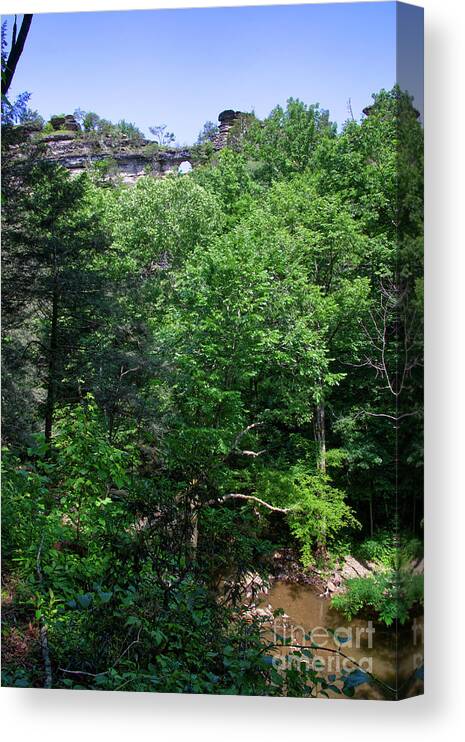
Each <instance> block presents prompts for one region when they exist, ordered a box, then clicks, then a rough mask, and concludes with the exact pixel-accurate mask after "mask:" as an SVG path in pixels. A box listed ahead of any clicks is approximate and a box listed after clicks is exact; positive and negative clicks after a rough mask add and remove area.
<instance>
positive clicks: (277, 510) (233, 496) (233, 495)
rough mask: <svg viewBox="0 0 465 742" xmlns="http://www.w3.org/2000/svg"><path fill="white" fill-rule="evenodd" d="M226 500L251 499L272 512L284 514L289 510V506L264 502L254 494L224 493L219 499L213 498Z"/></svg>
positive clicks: (221, 500)
mask: <svg viewBox="0 0 465 742" xmlns="http://www.w3.org/2000/svg"><path fill="white" fill-rule="evenodd" d="M226 500H252V501H253V502H258V504H259V505H263V507H264V508H268V510H271V511H272V512H273V513H284V514H285V513H289V512H290V511H291V508H278V507H276V506H275V505H270V504H269V503H268V502H265V501H264V500H261V499H260V498H259V497H255V496H254V495H241V494H237V493H231V494H230V495H224V497H220V499H219V500H213V502H225V501H226Z"/></svg>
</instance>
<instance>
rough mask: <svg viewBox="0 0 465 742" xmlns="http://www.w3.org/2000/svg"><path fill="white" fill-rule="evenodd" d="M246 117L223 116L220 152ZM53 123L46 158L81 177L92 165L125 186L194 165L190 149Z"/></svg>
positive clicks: (68, 120) (70, 120)
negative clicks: (233, 127)
mask: <svg viewBox="0 0 465 742" xmlns="http://www.w3.org/2000/svg"><path fill="white" fill-rule="evenodd" d="M243 115H244V114H242V113H241V112H240V111H233V110H229V109H228V110H226V111H222V112H221V113H220V114H219V116H218V121H219V131H218V134H217V135H216V137H215V139H214V141H213V145H214V147H215V149H216V150H220V149H222V148H223V147H226V146H227V144H228V134H229V132H230V130H231V128H232V126H234V123H235V122H236V121H237V120H238V119H239V118H240V117H241V116H243ZM50 123H51V125H52V129H53V131H52V132H51V133H50V134H48V135H45V136H44V135H43V134H42V136H41V141H42V142H43V143H44V144H45V145H46V152H45V158H44V159H45V160H46V161H49V162H56V163H58V164H60V165H62V166H63V167H65V168H66V169H67V170H69V171H70V172H71V173H72V174H76V175H78V174H79V173H82V172H84V171H85V170H88V169H89V168H90V167H92V166H97V167H99V166H100V167H101V168H102V174H105V175H108V177H119V178H121V180H122V181H123V182H124V183H135V182H136V181H137V180H138V179H139V178H142V177H143V176H144V175H154V176H157V177H162V176H164V175H167V174H168V173H178V172H180V170H179V168H180V166H181V165H182V166H183V167H181V172H183V171H184V172H185V171H186V170H188V169H190V167H191V166H192V165H193V164H194V163H193V161H192V153H191V152H190V150H189V149H188V148H183V149H180V148H176V147H172V148H169V149H166V148H160V147H159V146H158V145H157V144H156V143H155V142H153V141H152V140H150V139H130V138H129V137H127V136H124V135H120V136H117V137H111V136H99V135H98V134H97V133H96V132H92V133H84V132H82V131H81V127H80V125H79V123H78V122H77V121H76V119H75V118H74V116H72V115H63V116H53V117H52V118H51V119H50ZM22 128H23V129H24V130H25V131H26V129H27V133H28V135H30V136H36V135H38V134H40V132H39V131H38V129H37V126H31V127H29V128H27V127H26V126H24V127H22ZM29 129H30V130H29ZM186 163H188V166H187V168H186V167H185V165H186Z"/></svg>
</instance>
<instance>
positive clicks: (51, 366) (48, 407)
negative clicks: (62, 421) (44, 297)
mask: <svg viewBox="0 0 465 742" xmlns="http://www.w3.org/2000/svg"><path fill="white" fill-rule="evenodd" d="M57 351H58V285H57V282H56V280H55V283H54V286H53V295H52V323H51V327H50V343H49V359H48V381H47V401H46V403H45V440H46V442H47V443H50V439H51V437H52V425H53V413H54V409H55V400H56V384H57V379H56V369H57Z"/></svg>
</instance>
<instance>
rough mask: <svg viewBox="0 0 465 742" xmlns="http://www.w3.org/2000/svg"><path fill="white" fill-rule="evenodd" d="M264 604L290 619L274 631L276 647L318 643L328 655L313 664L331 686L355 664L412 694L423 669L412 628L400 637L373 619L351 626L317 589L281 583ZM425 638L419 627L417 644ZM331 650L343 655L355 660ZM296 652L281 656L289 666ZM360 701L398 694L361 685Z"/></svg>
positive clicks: (322, 654) (357, 620) (275, 625)
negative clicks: (285, 641)
mask: <svg viewBox="0 0 465 742" xmlns="http://www.w3.org/2000/svg"><path fill="white" fill-rule="evenodd" d="M260 602H261V605H262V606H265V607H266V606H268V607H270V606H271V608H272V609H273V610H276V609H277V608H281V609H282V610H283V611H284V613H285V614H287V616H288V617H289V618H287V619H283V618H280V617H278V618H276V619H275V620H274V622H273V626H272V628H271V630H270V631H271V633H272V634H273V637H272V641H276V642H277V643H278V644H280V643H282V639H281V637H282V638H284V639H288V640H290V642H291V644H295V645H302V646H308V647H309V646H310V644H311V643H312V641H313V642H314V643H315V644H318V645H319V646H320V647H322V649H321V650H316V651H315V653H314V658H317V659H316V660H315V659H314V660H313V661H314V662H316V663H317V665H318V667H316V668H315V669H318V670H319V672H320V673H321V674H322V675H324V676H326V677H327V676H331V677H330V680H332V676H333V675H335V676H336V677H340V675H341V671H342V670H344V669H345V670H346V671H348V672H351V671H353V670H357V665H355V664H354V663H353V662H351V661H350V660H355V662H357V663H358V664H359V666H360V667H361V669H362V670H364V671H367V672H371V673H372V674H373V675H374V676H375V677H376V678H378V679H379V680H380V681H382V683H385V684H386V685H388V686H390V687H391V688H395V687H396V686H397V687H399V686H400V685H402V686H403V687H404V688H407V686H408V685H409V684H410V685H411V681H410V678H411V677H412V676H413V675H414V673H415V670H416V668H417V667H418V666H419V665H420V664H422V657H421V656H420V654H419V652H420V647H418V648H417V649H418V651H415V649H416V648H415V647H413V643H412V640H411V637H412V636H413V633H412V625H410V626H406V627H403V628H402V629H401V630H400V632H399V633H398V634H396V630H395V628H394V627H391V628H387V627H386V626H384V625H383V624H380V623H378V622H376V621H374V620H372V619H370V618H368V617H366V618H354V619H352V620H351V621H348V620H347V619H346V618H345V617H344V616H343V615H342V614H341V613H339V612H338V611H336V610H335V609H334V608H332V607H331V601H330V600H329V599H327V598H323V597H321V596H319V595H318V594H317V593H316V592H315V589H314V588H312V587H311V586H308V585H299V584H292V583H287V582H283V581H276V582H275V583H273V585H272V586H271V588H270V590H269V592H268V594H267V595H265V596H263V598H262V600H261V601H260ZM328 630H329V631H328ZM332 632H334V633H332ZM420 632H421V635H422V624H421V627H420V628H419V627H418V624H417V625H416V629H415V632H414V633H415V636H416V637H417V640H418V636H419V634H420ZM326 649H330V650H331V649H332V650H334V649H336V650H338V651H339V652H343V653H344V655H347V657H349V658H350V660H348V659H346V658H344V657H343V656H342V655H341V654H339V653H338V654H335V653H334V652H330V651H325V650H326ZM292 651H293V650H292V648H291V647H289V648H287V647H286V648H284V647H282V648H280V649H279V650H277V652H278V653H279V655H280V656H281V658H282V659H284V661H289V653H290V652H292ZM396 667H397V668H398V672H397V673H396ZM396 675H397V676H396ZM417 685H418V684H417ZM417 692H418V689H417V688H416V689H415V690H413V691H412V688H410V689H408V688H407V689H406V690H405V695H415V694H416V693H417ZM330 695H333V694H331V693H330ZM337 697H340V696H337ZM342 697H344V696H342ZM354 697H355V698H360V699H387V698H390V699H392V698H393V697H394V694H393V693H391V692H389V690H388V689H386V688H384V687H383V686H382V685H380V684H379V683H376V682H371V683H363V684H360V685H358V686H357V687H356V688H355V695H354Z"/></svg>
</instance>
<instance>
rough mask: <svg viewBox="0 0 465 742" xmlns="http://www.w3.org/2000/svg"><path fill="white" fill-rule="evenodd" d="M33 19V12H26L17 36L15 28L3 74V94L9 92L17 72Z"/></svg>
mask: <svg viewBox="0 0 465 742" xmlns="http://www.w3.org/2000/svg"><path fill="white" fill-rule="evenodd" d="M31 21H32V14H29V15H27V14H25V15H24V16H23V20H22V23H21V28H20V29H19V34H18V36H17V37H16V31H15V30H14V33H13V38H12V44H11V49H10V53H9V55H8V59H7V60H6V64H5V69H4V71H3V74H2V95H6V94H7V93H8V89H9V87H10V85H11V82H12V80H13V75H14V74H15V70H16V65H17V64H18V62H19V58H20V56H21V54H22V53H23V49H24V44H25V41H26V38H27V35H28V33H29V28H30V26H31ZM15 29H16V21H15Z"/></svg>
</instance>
